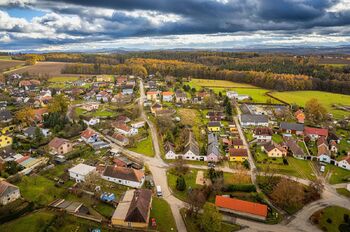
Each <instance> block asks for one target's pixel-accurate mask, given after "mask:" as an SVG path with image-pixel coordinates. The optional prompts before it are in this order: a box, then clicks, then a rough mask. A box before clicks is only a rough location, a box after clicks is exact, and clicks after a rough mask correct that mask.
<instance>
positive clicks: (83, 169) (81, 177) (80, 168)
mask: <svg viewBox="0 0 350 232" xmlns="http://www.w3.org/2000/svg"><path fill="white" fill-rule="evenodd" d="M95 171H96V167H93V166H89V165H86V164H78V165H76V166H74V167H72V168H70V169H69V170H68V172H69V177H70V179H72V180H75V182H77V183H80V182H84V181H85V178H86V176H88V175H89V174H91V173H93V172H95Z"/></svg>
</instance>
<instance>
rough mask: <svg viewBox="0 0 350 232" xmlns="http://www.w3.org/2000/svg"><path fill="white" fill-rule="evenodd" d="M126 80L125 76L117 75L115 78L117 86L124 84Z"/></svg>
mask: <svg viewBox="0 0 350 232" xmlns="http://www.w3.org/2000/svg"><path fill="white" fill-rule="evenodd" d="M127 81H128V78H127V77H125V76H118V77H117V78H116V84H117V86H122V85H124V84H126V82H127Z"/></svg>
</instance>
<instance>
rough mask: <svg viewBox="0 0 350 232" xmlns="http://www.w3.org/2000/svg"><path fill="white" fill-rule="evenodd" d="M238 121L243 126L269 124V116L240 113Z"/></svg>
mask: <svg viewBox="0 0 350 232" xmlns="http://www.w3.org/2000/svg"><path fill="white" fill-rule="evenodd" d="M239 121H240V123H241V125H242V126H243V127H249V126H265V127H267V126H269V118H268V116H267V115H258V114H241V115H240V117H239Z"/></svg>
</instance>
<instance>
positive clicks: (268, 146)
mask: <svg viewBox="0 0 350 232" xmlns="http://www.w3.org/2000/svg"><path fill="white" fill-rule="evenodd" d="M275 148H277V149H278V150H280V151H281V152H286V149H284V148H283V147H282V146H280V145H278V144H275V143H269V144H266V145H264V149H265V150H266V151H267V152H270V151H272V150H273V149H275Z"/></svg>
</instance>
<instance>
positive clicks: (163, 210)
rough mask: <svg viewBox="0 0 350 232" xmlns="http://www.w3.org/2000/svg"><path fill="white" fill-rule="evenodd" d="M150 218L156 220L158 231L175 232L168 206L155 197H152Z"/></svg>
mask: <svg viewBox="0 0 350 232" xmlns="http://www.w3.org/2000/svg"><path fill="white" fill-rule="evenodd" d="M150 217H151V218H155V219H156V223H157V228H156V229H157V230H158V231H162V232H167V231H169V232H170V231H177V230H176V224H175V220H174V217H173V213H172V212H171V209H170V206H169V204H168V203H167V202H166V201H165V200H163V199H161V198H157V197H154V198H153V199H152V209H151V216H150Z"/></svg>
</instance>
